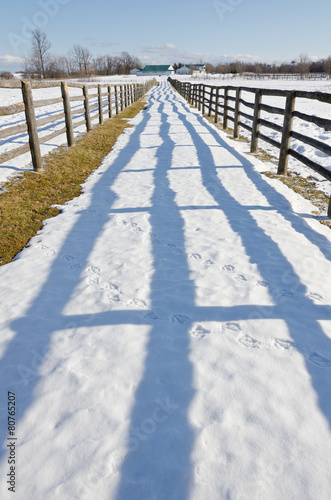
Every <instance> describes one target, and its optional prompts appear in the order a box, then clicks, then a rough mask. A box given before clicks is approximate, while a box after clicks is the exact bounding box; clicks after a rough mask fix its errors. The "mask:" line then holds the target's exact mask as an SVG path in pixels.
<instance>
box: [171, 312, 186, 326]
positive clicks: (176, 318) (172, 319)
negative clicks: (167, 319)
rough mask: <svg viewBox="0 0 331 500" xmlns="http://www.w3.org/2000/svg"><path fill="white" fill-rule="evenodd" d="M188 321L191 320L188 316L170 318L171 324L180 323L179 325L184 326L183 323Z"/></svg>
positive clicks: (177, 315)
mask: <svg viewBox="0 0 331 500" xmlns="http://www.w3.org/2000/svg"><path fill="white" fill-rule="evenodd" d="M190 320H191V318H189V316H185V314H175V315H174V316H173V317H172V318H171V321H172V322H173V323H180V324H181V325H184V323H187V322H188V321H190Z"/></svg>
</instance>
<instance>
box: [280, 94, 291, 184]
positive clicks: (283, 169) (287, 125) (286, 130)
mask: <svg viewBox="0 0 331 500" xmlns="http://www.w3.org/2000/svg"><path fill="white" fill-rule="evenodd" d="M294 105H295V92H294V91H289V92H288V94H287V98H286V104H285V114H284V124H283V133H282V141H281V146H280V154H279V162H278V172H277V173H278V175H286V174H287V163H288V150H289V148H290V142H291V133H292V126H293V111H294Z"/></svg>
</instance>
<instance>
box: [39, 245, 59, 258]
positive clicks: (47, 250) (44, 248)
mask: <svg viewBox="0 0 331 500" xmlns="http://www.w3.org/2000/svg"><path fill="white" fill-rule="evenodd" d="M36 246H37V248H40V249H41V250H42V251H43V252H44V254H45V255H47V256H48V257H52V256H53V255H55V252H54V250H51V249H50V248H49V247H48V246H46V245H40V246H39V245H36Z"/></svg>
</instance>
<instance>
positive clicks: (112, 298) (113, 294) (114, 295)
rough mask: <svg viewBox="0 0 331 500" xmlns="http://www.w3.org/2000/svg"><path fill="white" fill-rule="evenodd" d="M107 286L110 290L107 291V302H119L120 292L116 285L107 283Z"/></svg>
mask: <svg viewBox="0 0 331 500" xmlns="http://www.w3.org/2000/svg"><path fill="white" fill-rule="evenodd" d="M108 287H109V289H110V291H109V292H108V293H107V300H108V301H109V302H120V300H121V295H122V292H121V291H120V290H119V289H118V286H116V285H112V284H111V283H109V285H108Z"/></svg>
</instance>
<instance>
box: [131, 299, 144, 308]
mask: <svg viewBox="0 0 331 500" xmlns="http://www.w3.org/2000/svg"><path fill="white" fill-rule="evenodd" d="M129 304H134V305H135V306H136V307H138V308H139V309H147V304H146V302H145V301H144V300H139V299H132V300H131V301H130V302H129Z"/></svg>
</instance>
